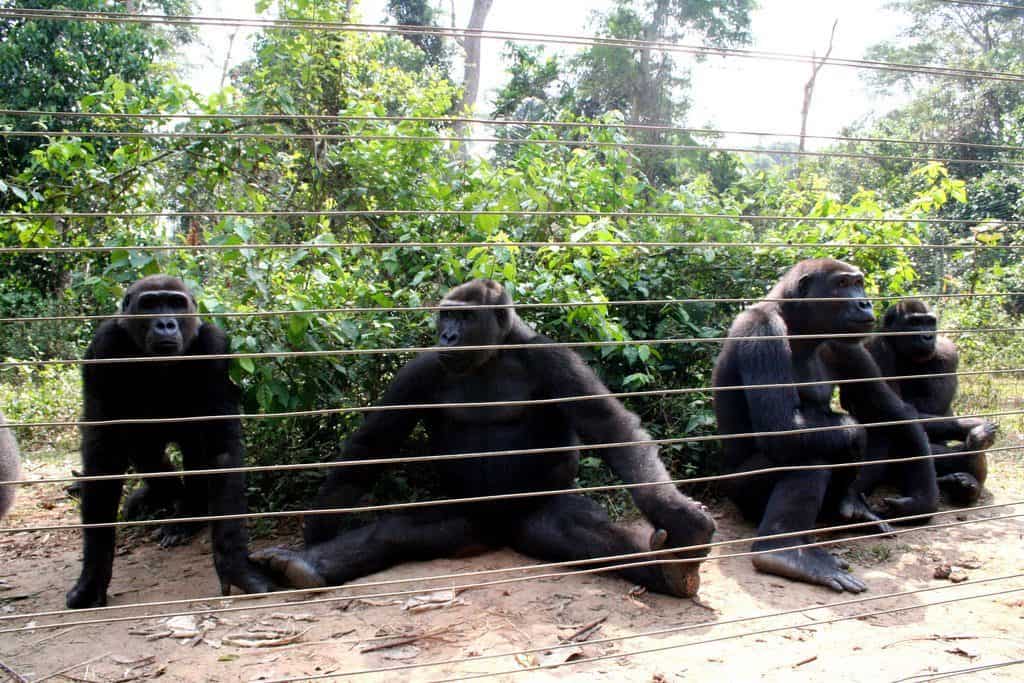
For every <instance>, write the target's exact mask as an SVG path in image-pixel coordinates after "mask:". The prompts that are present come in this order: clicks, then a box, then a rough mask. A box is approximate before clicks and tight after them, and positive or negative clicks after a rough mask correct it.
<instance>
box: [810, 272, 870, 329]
mask: <svg viewBox="0 0 1024 683" xmlns="http://www.w3.org/2000/svg"><path fill="white" fill-rule="evenodd" d="M826 265H827V267H823V268H821V269H818V270H816V271H813V272H811V273H808V274H806V275H804V276H802V277H801V278H800V281H799V288H798V291H799V293H800V296H801V297H806V298H834V299H841V300H840V301H819V302H813V301H811V302H807V303H806V304H804V305H803V307H802V308H803V311H804V313H805V317H804V319H803V321H802V324H801V328H807V329H811V330H817V331H819V332H822V331H826V332H836V333H841V334H851V333H852V334H867V333H868V332H870V331H871V329H872V328H873V327H874V325H875V313H874V310H873V308H872V306H871V301H870V300H868V298H867V295H866V294H865V292H864V274H863V273H862V272H860V270H858V269H857V268H854V267H853V266H851V265H849V264H846V263H843V262H842V261H833V262H831V263H828V264H826ZM838 341H849V342H859V341H860V340H859V339H857V338H852V337H846V338H842V339H840V340H838Z"/></svg>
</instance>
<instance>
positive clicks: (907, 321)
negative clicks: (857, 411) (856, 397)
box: [858, 299, 996, 505]
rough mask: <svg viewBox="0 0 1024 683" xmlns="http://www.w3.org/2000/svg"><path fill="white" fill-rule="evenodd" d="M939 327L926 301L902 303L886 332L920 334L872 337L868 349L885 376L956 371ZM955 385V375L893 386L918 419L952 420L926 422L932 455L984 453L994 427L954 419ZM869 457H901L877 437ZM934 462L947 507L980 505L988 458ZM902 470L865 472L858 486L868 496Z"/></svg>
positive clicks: (892, 310)
mask: <svg viewBox="0 0 1024 683" xmlns="http://www.w3.org/2000/svg"><path fill="white" fill-rule="evenodd" d="M935 328H936V320H935V315H934V314H933V313H932V312H931V311H930V310H928V306H927V305H925V303H924V302H923V301H920V300H917V299H910V300H907V301H901V302H899V303H897V304H895V305H893V306H890V307H889V309H888V310H887V311H886V312H885V316H884V317H883V318H882V331H883V332H919V333H920V334H914V335H903V336H891V337H872V338H871V339H869V340H868V342H867V343H866V344H865V346H866V347H867V349H868V351H870V352H871V355H872V356H873V357H874V359H875V362H876V363H878V367H879V369H880V370H881V372H882V374H883V375H885V376H899V375H926V374H934V373H945V372H956V369H957V366H958V365H959V363H960V356H959V354H958V353H957V350H956V346H955V345H954V344H953V342H952V341H950V340H949V339H948V338H946V337H940V336H937V335H936V334H935ZM957 384H958V383H957V378H956V375H950V376H948V377H920V378H914V379H902V380H890V381H889V386H890V387H892V390H893V391H895V392H896V393H897V395H899V396H900V397H902V398H903V400H904V401H905V402H907V403H909V404H910V405H911V406H913V407H914V408H916V409H917V414H918V415H919V416H920V417H943V416H950V417H951V418H952V419H949V420H943V421H936V422H925V423H924V429H925V432H927V434H928V440H929V441H930V442H931V443H930V447H931V452H932V453H933V454H937V453H960V452H964V451H968V452H969V451H983V450H985V449H986V448H989V447H990V446H991V445H992V442H993V441H994V440H995V436H996V426H995V425H994V424H992V423H991V422H988V421H987V420H983V419H981V418H962V417H956V418H954V417H952V416H953V410H952V403H953V397H954V396H955V395H956V390H957ZM950 441H956V442H961V443H959V444H955V445H949V444H948V443H947V442H950ZM868 452H869V457H870V458H872V459H873V458H894V457H899V456H900V454H899V453H897V452H893V449H892V448H890V447H889V445H888V444H885V443H876V439H874V438H872V439H871V440H870V442H869V446H868ZM934 462H935V470H936V473H937V474H938V475H939V478H938V483H939V487H940V488H941V490H942V492H943V493H944V494H945V495H946V498H947V499H948V500H949V502H951V503H953V504H954V505H970V504H971V503H973V502H975V501H976V500H978V497H979V496H980V495H981V489H982V485H983V484H984V483H985V477H986V475H987V474H988V464H987V462H986V460H985V454H984V453H980V452H978V453H970V452H969V453H967V454H965V455H951V456H948V457H945V458H936V459H935V461H934ZM903 468H904V466H903V465H899V466H897V465H878V466H874V467H865V468H864V469H863V470H862V471H861V473H860V475H859V477H858V484H859V486H860V487H861V488H862V489H864V491H865V492H866V493H870V488H872V487H874V485H875V484H877V483H879V482H881V481H883V480H885V479H886V478H888V477H889V476H891V475H892V473H893V472H901V471H902V470H903Z"/></svg>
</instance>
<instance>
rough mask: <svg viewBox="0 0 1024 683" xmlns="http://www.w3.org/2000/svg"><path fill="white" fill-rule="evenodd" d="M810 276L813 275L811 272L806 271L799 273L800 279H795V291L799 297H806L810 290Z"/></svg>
mask: <svg viewBox="0 0 1024 683" xmlns="http://www.w3.org/2000/svg"><path fill="white" fill-rule="evenodd" d="M812 277H813V275H812V274H811V273H807V274H805V275H801V276H800V279H799V280H797V283H796V291H797V294H798V295H799V296H800V297H801V298H803V297H806V296H807V294H808V293H809V292H810V291H811V278H812Z"/></svg>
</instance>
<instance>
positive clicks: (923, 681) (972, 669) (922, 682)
mask: <svg viewBox="0 0 1024 683" xmlns="http://www.w3.org/2000/svg"><path fill="white" fill-rule="evenodd" d="M972 4H973V3H972ZM1018 664H1024V659H1011V660H1009V661H1006V662H996V663H994V664H979V665H977V666H968V667H966V668H963V669H951V670H949V671H936V672H930V673H926V674H917V675H915V676H907V677H906V678H899V679H896V680H895V681H893V683H904V681H913V682H914V683H928V682H930V681H941V680H944V679H946V678H954V677H956V676H963V675H965V674H973V673H979V672H981V671H988V670H990V669H1001V668H1003V667H1007V666H1016V665H1018Z"/></svg>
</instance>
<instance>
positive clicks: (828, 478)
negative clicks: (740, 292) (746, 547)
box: [712, 259, 938, 593]
mask: <svg viewBox="0 0 1024 683" xmlns="http://www.w3.org/2000/svg"><path fill="white" fill-rule="evenodd" d="M818 298H832V299H836V300H833V301H803V299H818ZM767 299H769V300H768V301H762V302H760V303H757V304H755V305H753V306H751V307H750V308H748V309H746V310H745V311H743V312H742V313H740V315H739V316H738V317H737V318H736V320H735V321H734V322H733V324H732V327H731V328H730V329H729V337H736V339H729V340H728V341H726V343H725V344H724V346H723V348H722V353H721V354H720V355H719V357H718V360H717V362H716V364H715V370H714V374H713V378H712V382H713V384H714V386H715V387H716V388H723V387H743V386H749V385H753V384H786V383H794V382H796V383H799V382H815V381H827V380H837V379H852V378H863V377H878V376H880V373H879V370H878V367H877V366H876V365H875V362H874V361H873V360H872V358H871V356H870V354H868V352H867V351H866V350H865V349H864V347H863V345H862V344H861V343H860V342H861V339H860V338H859V337H844V338H841V339H832V340H830V339H827V338H825V339H792V338H790V339H764V340H760V339H756V337H762V336H763V337H778V336H785V335H829V334H838V333H852V334H862V333H863V334H866V333H867V332H869V331H870V330H871V328H872V327H873V324H874V322H875V316H874V314H873V312H872V308H871V303H870V302H869V301H868V300H867V299H866V298H865V294H864V276H863V274H862V273H861V272H860V271H859V270H857V269H856V268H854V267H853V266H851V265H849V264H847V263H843V262H842V261H835V260H833V259H818V260H806V261H801V262H799V263H797V264H796V265H795V266H793V267H792V268H791V269H790V270H789V272H787V273H786V274H785V275H784V276H783V277H782V279H781V280H779V282H778V283H777V284H776V285H775V287H774V288H772V290H771V292H769V293H768V297H767ZM772 299H784V300H785V301H772ZM750 337H755V339H750ZM833 389H834V385H833V384H831V383H825V384H819V385H812V386H801V387H790V386H784V387H777V388H765V389H742V390H725V391H723V390H721V389H719V390H718V391H716V392H715V415H716V417H717V419H718V428H719V431H720V432H721V433H722V434H746V433H749V432H775V431H782V430H796V429H802V428H809V427H826V426H838V425H848V428H846V429H834V430H830V431H818V432H806V433H802V434H794V435H787V436H777V437H767V436H759V437H752V438H733V439H725V440H724V441H723V443H724V465H725V468H726V469H727V471H729V472H742V471H747V470H754V469H761V468H766V467H779V466H785V465H817V464H820V465H826V464H832V463H841V462H856V461H860V460H862V459H863V458H864V455H865V453H864V449H865V444H866V439H865V434H864V429H863V428H862V427H860V426H858V422H860V423H870V422H880V421H887V420H900V419H910V418H913V417H915V416H916V412H915V411H914V410H913V408H911V407H910V406H906V405H904V403H903V402H902V401H901V400H900V399H899V397H898V396H896V395H895V394H894V393H893V392H892V390H891V389H889V388H888V387H887V386H886V384H885V383H884V382H881V381H879V382H854V383H849V384H842V385H841V386H840V390H839V391H840V395H841V396H842V397H843V400H844V402H845V404H846V405H847V406H848V410H849V411H850V413H851V415H843V414H839V413H836V412H834V411H833V410H832V408H831V406H830V400H831V397H832V392H833ZM871 431H872V432H880V433H881V434H882V435H883V436H884V437H885V438H886V439H887V440H888V442H889V443H891V444H893V445H894V446H899V447H900V449H901V451H902V452H904V453H906V455H927V453H928V440H927V438H926V436H925V433H924V430H923V428H922V427H921V426H920V425H919V424H910V425H900V426H892V427H884V428H883V427H874V428H872V429H871ZM908 470H912V474H913V475H914V476H911V477H908V481H907V485H906V486H905V488H904V496H903V497H900V498H893V499H889V500H888V501H887V502H888V503H889V506H890V510H891V511H892V512H894V513H896V514H901V515H912V514H917V513H930V512H934V511H935V509H936V503H937V499H938V490H937V487H936V484H935V472H934V469H933V468H932V466H931V464H930V463H929V462H928V461H927V460H923V461H919V462H916V463H910V464H909V465H908ZM855 474H856V468H853V467H845V468H835V469H820V470H815V469H811V470H800V471H792V472H781V473H769V474H762V475H756V476H750V477H742V478H739V479H735V480H732V482H733V483H732V484H731V490H730V491H729V494H730V497H731V498H732V499H733V501H734V502H735V503H736V505H737V506H738V507H739V508H740V510H741V511H742V512H743V514H744V515H745V516H746V517H747V518H748V519H751V520H753V521H755V522H758V523H759V526H758V529H757V533H758V535H759V536H765V535H772V534H779V533H785V532H792V531H808V532H810V531H811V530H812V529H814V526H815V522H817V521H818V519H819V518H820V517H828V518H834V519H835V518H837V519H838V520H840V521H843V522H860V521H873V520H874V521H877V520H878V519H879V518H878V516H877V515H876V514H875V513H874V512H872V511H871V510H870V509H869V508H868V507H867V504H866V502H865V500H864V497H863V496H861V495H859V494H858V492H856V491H852V490H851V488H850V485H851V482H852V481H853V479H854V476H855ZM879 528H881V529H882V530H888V529H889V527H888V525H886V524H880V525H879ZM808 542H810V536H809V535H807V534H802V535H800V536H793V537H788V538H782V539H768V540H757V541H755V542H754V544H753V548H754V550H774V549H779V552H773V553H765V554H761V555H756V556H754V560H753V561H754V566H755V567H756V568H757V569H758V570H760V571H762V572H767V573H770V574H777V575H779V576H784V577H788V578H790V579H795V580H797V581H805V582H807V583H813V584H820V585H824V586H828V587H830V588H832V589H834V590H837V591H843V590H847V591H851V592H854V593H859V592H861V591H863V590H864V589H865V585H864V584H863V583H862V582H861V581H860V580H859V579H857V578H855V577H854V576H852V575H850V574H848V573H847V572H846V571H844V569H845V568H846V567H844V566H842V565H841V564H840V563H839V562H838V561H837V560H836V559H835V558H834V557H833V556H832V555H831V554H830V553H829V552H828V551H826V550H824V549H822V548H820V547H815V548H801V549H788V550H787V548H791V547H792V546H795V545H801V544H804V543H808Z"/></svg>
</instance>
